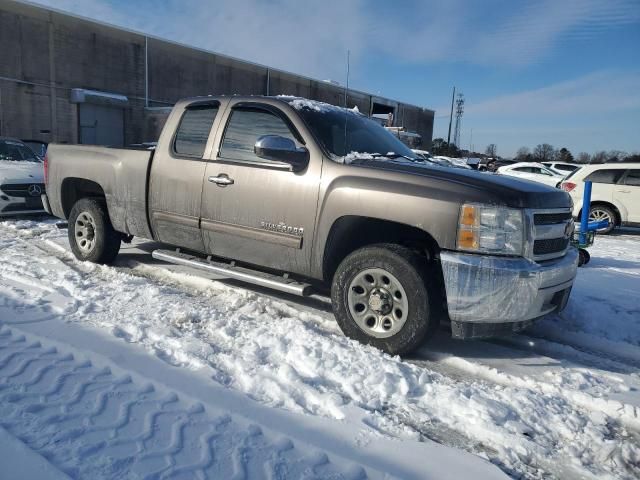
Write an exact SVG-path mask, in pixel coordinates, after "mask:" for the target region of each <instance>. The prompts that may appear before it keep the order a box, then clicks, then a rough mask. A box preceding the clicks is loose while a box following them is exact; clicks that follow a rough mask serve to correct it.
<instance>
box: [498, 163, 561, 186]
mask: <svg viewBox="0 0 640 480" xmlns="http://www.w3.org/2000/svg"><path fill="white" fill-rule="evenodd" d="M496 173H498V174H500V175H508V176H510V177H516V178H520V179H523V180H532V181H534V182H539V183H544V184H545V185H549V186H550V187H555V186H556V185H557V184H558V182H559V181H560V180H562V179H563V178H564V175H560V174H558V173H555V172H552V171H551V170H549V169H548V168H547V167H545V166H544V165H542V164H541V163H533V162H519V163H514V164H512V165H505V166H504V167H500V168H498V169H497V170H496Z"/></svg>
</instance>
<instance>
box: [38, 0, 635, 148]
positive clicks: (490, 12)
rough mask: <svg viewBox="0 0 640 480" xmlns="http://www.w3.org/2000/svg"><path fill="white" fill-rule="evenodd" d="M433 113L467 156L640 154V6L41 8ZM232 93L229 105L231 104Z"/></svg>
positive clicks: (459, 2)
mask: <svg viewBox="0 0 640 480" xmlns="http://www.w3.org/2000/svg"><path fill="white" fill-rule="evenodd" d="M34 3H39V4H42V5H46V6H50V7H54V8H57V9H60V10H65V11H70V12H73V13H74V14H76V15H80V16H84V17H89V18H93V19H97V20H100V21H102V22H106V23H110V24H114V25H117V26H121V27H126V28H129V29H133V30H137V31H140V32H144V33H147V34H150V35H154V36H157V37H161V38H166V39H168V40H173V41H177V42H180V43H184V44H188V45H193V46H196V47H200V48H204V49H207V50H211V51H214V52H218V53H223V54H227V55H231V56H234V57H238V58H242V59H245V60H249V61H253V62H256V63H260V64H264V65H269V66H272V67H276V68H281V69H284V70H287V71H290V72H293V73H298V74H303V75H307V76H310V77H313V78H318V79H322V80H326V79H331V80H335V81H338V82H340V83H341V84H344V83H345V80H346V58H347V51H349V52H350V77H349V85H350V86H351V87H353V88H356V89H358V90H364V91H367V92H370V93H374V94H380V95H382V96H385V97H390V98H394V99H397V100H401V101H404V102H407V103H411V104H414V105H419V106H422V107H425V108H429V109H432V110H435V111H436V114H435V115H436V117H435V125H434V138H436V137H444V138H445V139H446V137H447V129H448V125H449V109H450V102H451V92H452V88H453V87H454V86H455V87H456V89H457V90H458V91H460V92H462V93H463V94H464V97H465V111H464V115H463V117H462V129H461V142H460V143H461V145H459V146H460V147H461V148H469V147H470V146H473V147H474V149H475V150H476V151H484V149H485V147H486V146H487V145H488V144H490V143H495V144H496V145H497V147H498V154H499V155H502V156H507V157H508V156H512V155H514V154H515V152H516V151H517V150H518V148H520V147H522V146H526V147H529V148H533V147H535V145H537V144H539V143H550V144H552V145H554V146H555V147H557V148H560V147H567V148H569V149H570V150H571V151H572V152H573V153H574V154H577V153H579V152H582V151H585V152H589V153H592V152H595V151H599V150H614V149H615V150H623V151H628V152H634V151H635V152H640V0H530V1H528V0H518V1H513V0H441V1H435V0H415V1H409V0H407V1H403V0H397V1H393V2H390V1H388V0H322V1H311V0H136V1H131V0H36V1H34ZM229 93H233V92H229Z"/></svg>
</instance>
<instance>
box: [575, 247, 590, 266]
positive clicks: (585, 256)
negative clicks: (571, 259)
mask: <svg viewBox="0 0 640 480" xmlns="http://www.w3.org/2000/svg"><path fill="white" fill-rule="evenodd" d="M590 260H591V255H590V254H589V252H588V251H587V250H585V249H584V248H581V249H579V250H578V266H579V267H581V266H583V265H586V264H587V263H589V261H590Z"/></svg>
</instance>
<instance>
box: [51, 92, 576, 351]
mask: <svg viewBox="0 0 640 480" xmlns="http://www.w3.org/2000/svg"><path fill="white" fill-rule="evenodd" d="M45 172H46V191H47V194H46V195H44V196H43V202H44V205H45V208H46V209H47V210H48V211H49V212H50V213H52V214H53V215H55V216H57V217H60V218H64V219H67V220H68V229H69V241H70V244H71V248H72V250H73V252H74V254H75V255H76V257H77V258H78V259H81V260H88V261H92V262H100V263H109V262H112V261H113V260H114V259H115V258H116V255H117V254H118V251H119V249H120V243H121V241H129V240H130V239H131V238H132V237H133V236H136V237H142V238H146V239H153V240H155V241H158V242H162V243H164V244H167V245H168V246H171V247H168V248H167V249H166V250H156V251H155V252H153V256H154V257H155V258H158V259H162V260H164V261H167V262H173V263H177V264H184V265H190V266H192V267H196V268H200V269H203V270H207V271H210V272H214V273H218V274H220V275H223V276H225V277H228V278H235V279H240V280H243V281H246V282H249V283H253V284H257V285H260V286H263V287H269V288H274V289H277V290H280V291H283V292H287V293H290V294H294V295H302V296H305V295H310V294H312V293H314V292H319V293H328V292H329V291H330V294H331V300H332V304H333V309H334V313H335V317H336V320H337V321H338V324H339V325H340V327H341V328H342V330H343V332H344V333H345V334H346V335H348V336H350V337H352V338H354V339H357V340H359V341H361V342H364V343H367V344H371V345H375V346H376V347H378V348H380V349H382V350H384V351H386V352H389V353H392V354H396V353H398V354H402V353H407V352H409V351H411V350H412V349H414V348H416V347H417V346H419V345H420V344H421V343H422V342H423V341H424V340H425V339H426V338H427V337H428V336H429V335H430V334H431V333H432V332H433V330H434V329H435V328H436V327H437V326H438V325H439V324H440V322H441V320H450V321H451V330H452V334H453V336H455V337H457V338H470V337H479V336H487V335H498V334H504V333H509V332H513V331H517V330H519V329H521V328H524V327H525V326H527V325H529V324H530V323H531V321H532V320H534V319H537V318H539V317H542V316H544V315H546V314H548V313H550V312H554V311H558V310H561V309H562V308H564V306H565V304H566V302H567V299H568V297H569V293H570V291H571V286H572V284H573V280H574V277H575V275H576V265H577V253H576V250H575V249H574V248H572V247H571V246H570V245H569V237H570V235H571V232H572V229H573V220H572V216H571V199H570V198H569V196H568V195H567V194H566V193H565V192H563V191H561V190H557V189H553V188H550V187H546V186H544V185H540V184H536V183H532V182H526V181H521V180H516V179H511V178H505V177H503V176H496V175H492V174H486V173H479V172H475V171H470V170H463V169H453V168H446V167H442V166H439V165H436V164H432V163H430V162H429V161H428V159H424V158H420V157H418V156H417V155H416V154H415V153H413V152H412V151H411V150H409V149H408V148H407V147H406V146H404V145H403V144H402V143H401V142H400V141H399V140H398V139H397V138H395V137H394V136H393V135H392V134H390V133H389V132H387V131H386V130H385V129H384V128H383V127H381V126H380V125H378V124H377V123H375V122H374V121H372V120H370V119H369V118H367V117H366V116H364V115H361V114H359V113H358V112H355V111H352V110H348V109H343V108H339V107H335V106H331V105H328V104H324V103H320V102H314V101H310V100H305V99H302V98H295V97H239V96H233V97H200V98H193V99H187V100H182V101H180V102H178V103H177V104H176V106H175V107H174V109H173V111H172V113H171V114H170V116H169V118H168V120H167V123H166V125H165V127H164V130H163V132H162V134H161V136H160V139H159V141H158V144H157V147H156V148H155V150H128V149H115V148H105V147H90V146H84V145H78V146H67V145H51V146H50V147H49V150H48V155H47V159H46V161H45ZM176 247H179V248H176Z"/></svg>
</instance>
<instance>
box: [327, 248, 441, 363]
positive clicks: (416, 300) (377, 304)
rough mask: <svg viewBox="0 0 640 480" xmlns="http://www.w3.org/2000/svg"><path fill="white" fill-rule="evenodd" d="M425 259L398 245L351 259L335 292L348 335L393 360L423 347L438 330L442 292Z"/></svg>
mask: <svg viewBox="0 0 640 480" xmlns="http://www.w3.org/2000/svg"><path fill="white" fill-rule="evenodd" d="M433 285H435V275H432V274H430V271H429V269H428V268H427V263H426V259H425V258H423V257H421V256H419V255H418V254H416V253H414V252H413V251H412V250H410V249H408V248H405V247H402V246H399V245H393V244H380V245H374V246H370V247H365V248H361V249H360V250H356V251H355V252H353V253H352V254H350V255H349V256H347V257H346V258H345V259H344V260H343V261H342V263H341V264H340V266H339V267H338V270H337V271H336V274H335V276H334V280H333V285H332V288H331V299H332V303H333V310H334V315H335V317H336V320H337V322H338V325H339V326H340V328H341V329H342V331H343V332H344V334H345V335H347V336H348V337H351V338H353V339H355V340H358V341H360V342H362V343H365V344H368V345H373V346H375V347H377V348H379V349H380V350H383V351H384V352H387V353H389V354H392V355H395V354H405V353H408V352H410V351H411V350H413V349H415V348H416V347H418V346H419V345H420V344H421V343H423V342H424V340H426V338H427V337H428V336H429V334H430V333H431V332H432V331H433V330H434V329H435V328H436V327H437V325H438V321H439V315H438V313H437V312H438V308H436V307H435V306H434V305H436V304H437V302H435V300H436V299H437V296H438V289H436V288H432V287H433Z"/></svg>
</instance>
